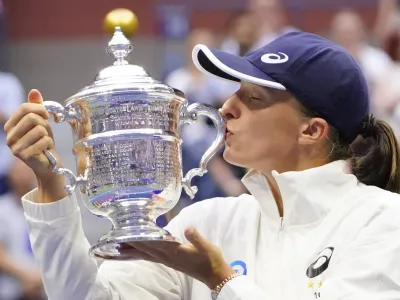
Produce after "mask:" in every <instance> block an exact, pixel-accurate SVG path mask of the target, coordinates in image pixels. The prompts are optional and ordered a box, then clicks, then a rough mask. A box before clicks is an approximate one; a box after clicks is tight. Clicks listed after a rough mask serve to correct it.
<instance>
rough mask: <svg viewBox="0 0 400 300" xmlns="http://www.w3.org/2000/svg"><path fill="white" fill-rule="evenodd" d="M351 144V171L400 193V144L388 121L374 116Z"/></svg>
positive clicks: (366, 180) (375, 183) (369, 182)
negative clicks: (375, 118)
mask: <svg viewBox="0 0 400 300" xmlns="http://www.w3.org/2000/svg"><path fill="white" fill-rule="evenodd" d="M350 148H351V150H352V152H353V155H352V158H351V165H352V169H353V174H354V175H355V176H356V177H357V178H358V180H359V181H360V182H362V183H364V184H367V185H374V186H377V187H380V188H382V189H385V190H388V191H391V192H394V193H400V151H399V144H398V142H397V139H396V136H395V134H394V132H393V129H392V128H391V127H390V126H389V124H387V123H386V122H385V121H381V120H377V121H375V120H374V121H373V122H372V123H371V124H370V128H368V129H367V131H366V132H365V134H364V135H363V136H362V138H361V139H357V140H356V141H355V142H354V143H353V144H351V145H350Z"/></svg>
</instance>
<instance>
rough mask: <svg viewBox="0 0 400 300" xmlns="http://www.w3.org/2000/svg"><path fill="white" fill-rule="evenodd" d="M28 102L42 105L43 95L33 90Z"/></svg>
mask: <svg viewBox="0 0 400 300" xmlns="http://www.w3.org/2000/svg"><path fill="white" fill-rule="evenodd" d="M28 102H29V103H37V104H42V103H43V97H42V94H41V93H40V92H39V91H38V90H35V89H33V90H31V91H30V92H29V94H28Z"/></svg>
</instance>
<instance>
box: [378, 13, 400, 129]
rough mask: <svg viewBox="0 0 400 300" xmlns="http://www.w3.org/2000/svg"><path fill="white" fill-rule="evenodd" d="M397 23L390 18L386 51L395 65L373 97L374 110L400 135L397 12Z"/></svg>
mask: <svg viewBox="0 0 400 300" xmlns="http://www.w3.org/2000/svg"><path fill="white" fill-rule="evenodd" d="M392 16H395V17H396V19H397V21H396V22H394V20H393V19H391V18H390V16H388V19H387V21H388V22H390V23H391V25H390V35H388V36H386V37H385V38H386V40H385V47H386V48H385V49H386V51H387V53H388V54H389V55H390V56H391V57H392V58H393V60H394V63H393V64H392V66H391V68H390V69H389V70H387V72H386V73H385V75H384V76H382V77H381V78H380V80H379V81H378V82H377V85H376V89H375V90H374V94H373V95H372V100H373V103H374V105H375V107H374V109H375V111H376V114H377V115H379V117H380V118H382V119H385V120H386V121H387V122H388V123H389V124H390V125H391V126H392V127H393V129H394V130H395V132H396V135H397V136H399V135H400V84H399V83H400V19H399V16H400V14H399V13H398V12H397V11H395V12H394V15H392Z"/></svg>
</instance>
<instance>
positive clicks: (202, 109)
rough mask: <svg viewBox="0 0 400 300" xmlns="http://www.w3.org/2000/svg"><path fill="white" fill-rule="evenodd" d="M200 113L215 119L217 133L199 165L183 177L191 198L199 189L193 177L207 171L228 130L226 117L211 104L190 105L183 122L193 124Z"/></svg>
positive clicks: (184, 185)
mask: <svg viewBox="0 0 400 300" xmlns="http://www.w3.org/2000/svg"><path fill="white" fill-rule="evenodd" d="M199 115H203V116H206V117H209V118H210V119H211V120H212V121H213V123H214V126H215V127H216V129H217V135H216V137H215V140H214V141H213V143H212V144H211V146H210V147H209V148H208V149H207V151H206V152H205V153H204V154H203V156H202V157H201V159H200V164H199V167H198V168H194V169H191V170H189V171H188V172H187V174H186V176H185V177H184V178H183V179H182V185H183V188H184V189H185V192H186V194H188V196H189V197H190V198H191V199H193V198H194V196H195V195H196V193H197V191H198V188H197V186H192V185H191V181H192V178H193V177H195V176H203V175H204V174H205V173H207V169H206V167H207V164H208V162H209V161H210V159H211V158H212V157H213V156H214V155H215V154H216V153H217V152H218V150H219V149H221V147H222V146H223V144H224V140H225V132H226V124H225V119H224V117H223V116H222V115H221V114H220V113H219V112H218V110H216V109H215V108H214V107H212V106H211V105H206V104H199V103H193V104H191V105H189V106H188V107H187V108H186V110H185V112H184V115H183V118H182V123H186V124H193V123H195V122H196V121H197V120H198V116H199Z"/></svg>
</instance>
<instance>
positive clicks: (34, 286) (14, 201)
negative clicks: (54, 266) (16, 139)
mask: <svg viewBox="0 0 400 300" xmlns="http://www.w3.org/2000/svg"><path fill="white" fill-rule="evenodd" d="M8 182H9V186H10V191H9V192H8V193H6V194H3V195H1V196H0V299H1V300H39V299H44V297H43V286H42V279H41V276H40V274H39V271H38V269H37V267H36V264H35V261H34V257H33V254H32V250H31V247H30V242H29V235H28V229H27V225H26V220H25V216H24V212H23V209H22V205H21V197H22V196H23V195H25V194H26V193H27V192H28V191H30V190H32V188H34V187H35V183H36V180H35V174H34V173H33V171H32V169H30V168H29V167H27V166H26V165H25V164H24V163H23V162H22V161H21V160H19V159H16V160H15V159H13V163H12V166H11V169H10V172H9V174H8Z"/></svg>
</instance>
